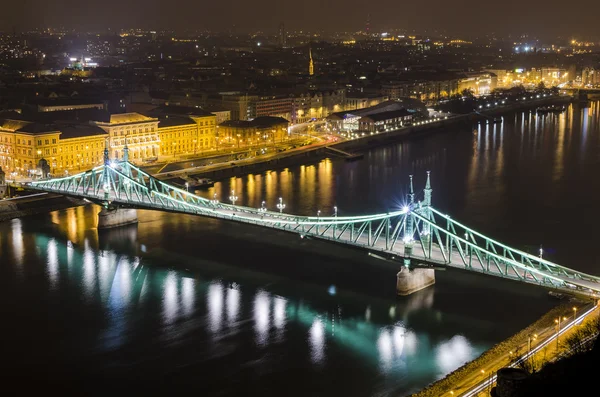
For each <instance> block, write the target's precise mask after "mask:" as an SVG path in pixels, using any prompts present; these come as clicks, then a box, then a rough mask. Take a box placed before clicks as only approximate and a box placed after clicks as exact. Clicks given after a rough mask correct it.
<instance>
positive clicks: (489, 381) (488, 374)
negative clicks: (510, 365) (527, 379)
mask: <svg viewBox="0 0 600 397" xmlns="http://www.w3.org/2000/svg"><path fill="white" fill-rule="evenodd" d="M565 321H567V317H566V316H559V317H557V318H555V319H554V323H555V324H556V349H557V350H558V348H559V343H558V337H559V335H560V325H561V324H562V323H563V322H565ZM576 321H577V307H576V306H573V324H575V322H576ZM537 339H538V335H537V334H529V335H528V336H527V358H528V359H529V361H530V364H531V365H532V366H533V363H532V362H531V360H532V356H531V342H532V341H536V340H537ZM513 354H514V353H513V351H512V350H511V351H510V352H509V356H510V360H511V361H512V360H513ZM480 372H481V374H482V375H483V376H484V377H487V392H488V393H489V392H490V391H491V386H492V371H486V370H484V369H482V370H480ZM450 395H451V396H454V390H451V391H450Z"/></svg>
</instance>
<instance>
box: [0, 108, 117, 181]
mask: <svg viewBox="0 0 600 397" xmlns="http://www.w3.org/2000/svg"><path fill="white" fill-rule="evenodd" d="M107 137H108V134H107V133H106V132H105V131H104V130H102V129H101V128H98V127H96V126H93V125H88V124H73V123H70V122H65V123H53V124H42V123H35V122H30V121H24V120H11V119H4V120H1V121H0V166H1V167H3V168H4V170H6V172H8V173H9V174H10V175H11V176H25V177H36V176H39V170H38V164H39V162H40V160H42V159H44V160H46V161H47V162H48V164H49V166H50V173H51V174H53V175H64V174H65V173H67V174H68V173H73V172H79V171H82V170H86V169H89V168H92V167H93V166H95V165H98V164H100V163H101V162H102V159H103V151H104V147H105V142H106V139H107Z"/></svg>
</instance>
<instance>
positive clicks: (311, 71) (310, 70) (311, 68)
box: [308, 48, 315, 76]
mask: <svg viewBox="0 0 600 397" xmlns="http://www.w3.org/2000/svg"><path fill="white" fill-rule="evenodd" d="M308 58H309V59H308V75H309V76H312V75H313V74H315V64H314V63H313V57H312V49H311V48H309V49H308Z"/></svg>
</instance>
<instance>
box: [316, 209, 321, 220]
mask: <svg viewBox="0 0 600 397" xmlns="http://www.w3.org/2000/svg"><path fill="white" fill-rule="evenodd" d="M320 217H321V210H318V211H317V222H318V221H319V218H320Z"/></svg>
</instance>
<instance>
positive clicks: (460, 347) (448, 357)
mask: <svg viewBox="0 0 600 397" xmlns="http://www.w3.org/2000/svg"><path fill="white" fill-rule="evenodd" d="M472 356H473V348H472V347H471V345H470V344H469V341H468V340H467V339H466V338H465V337H464V336H462V335H455V336H453V337H452V339H450V340H449V341H447V342H444V343H440V344H439V346H438V347H437V349H436V361H437V364H438V367H439V368H440V370H441V371H442V372H444V373H449V372H452V371H454V370H455V369H457V368H458V367H460V366H461V365H463V364H464V363H466V362H468V361H470V360H471V358H472Z"/></svg>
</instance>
